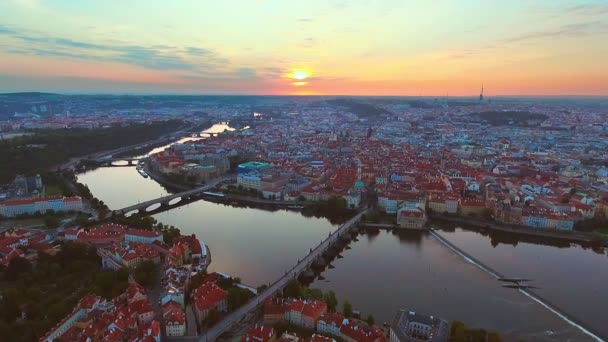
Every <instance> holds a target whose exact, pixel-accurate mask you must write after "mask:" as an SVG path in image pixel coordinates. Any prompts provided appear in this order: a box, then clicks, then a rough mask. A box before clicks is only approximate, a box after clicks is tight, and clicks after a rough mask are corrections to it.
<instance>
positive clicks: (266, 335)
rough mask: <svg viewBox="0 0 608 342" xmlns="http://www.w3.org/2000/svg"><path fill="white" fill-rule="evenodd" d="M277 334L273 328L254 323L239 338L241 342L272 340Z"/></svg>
mask: <svg viewBox="0 0 608 342" xmlns="http://www.w3.org/2000/svg"><path fill="white" fill-rule="evenodd" d="M276 339H277V336H276V333H275V331H274V329H273V328H270V327H265V326H263V325H258V324H256V325H254V326H253V327H251V329H249V331H247V334H246V335H245V336H243V338H242V339H241V341H242V342H273V341H276Z"/></svg>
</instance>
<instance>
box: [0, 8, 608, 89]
mask: <svg viewBox="0 0 608 342" xmlns="http://www.w3.org/2000/svg"><path fill="white" fill-rule="evenodd" d="M0 11H1V12H2V13H6V14H9V15H7V16H5V17H4V18H3V19H2V20H0V45H2V46H3V48H2V51H1V52H0V92H14V91H50V92H60V93H115V94H120V93H133V94H159V93H166V94H226V95H229V94H235V95H240V94H251V95H405V96H407V95H410V96H419V95H423V96H437V95H446V94H449V95H450V96H476V95H478V94H479V91H480V88H481V85H482V84H484V94H485V95H487V96H495V95H607V94H608V68H606V65H605V60H606V57H607V56H608V46H607V45H606V44H603V42H605V41H606V38H608V3H606V2H603V1H537V2H534V3H529V2H524V1H512V2H508V3H503V2H498V1H486V2H484V3H476V2H474V1H466V2H458V3H457V4H456V3H455V2H448V1H438V2H433V3H427V2H424V3H422V2H415V1H384V2H377V3H376V2H369V1H329V2H321V1H310V2H306V3H285V2H275V1H247V2H245V1H226V2H221V3H215V2H214V3H202V2H197V1H183V2H180V3H179V4H170V3H165V2H160V1H129V2H128V3H125V2H118V1H108V2H99V1H80V2H78V3H77V4H76V3H73V2H70V1H61V0H57V1H37V0H10V1H6V2H3V3H1V4H0Z"/></svg>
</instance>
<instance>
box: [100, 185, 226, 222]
mask: <svg viewBox="0 0 608 342" xmlns="http://www.w3.org/2000/svg"><path fill="white" fill-rule="evenodd" d="M233 178H234V176H224V177H220V178H216V179H214V180H211V181H210V182H209V183H207V184H205V185H203V186H201V187H198V188H195V189H192V190H186V191H183V192H179V193H176V194H172V195H168V196H163V197H159V198H156V199H153V200H149V201H145V202H142V203H138V204H135V205H132V206H129V207H125V208H122V209H117V210H113V211H112V212H111V214H110V215H115V216H118V215H125V214H127V213H129V212H132V211H136V210H137V211H139V212H142V213H145V212H147V209H148V208H149V207H151V206H153V205H155V204H159V203H160V205H161V206H169V204H170V202H171V201H173V200H175V199H179V200H178V201H177V202H176V203H178V202H181V201H182V200H189V199H191V198H192V197H194V196H197V195H199V194H200V193H202V192H205V191H207V190H209V189H212V188H214V187H215V186H216V185H218V184H219V183H222V182H225V181H228V180H231V179H233Z"/></svg>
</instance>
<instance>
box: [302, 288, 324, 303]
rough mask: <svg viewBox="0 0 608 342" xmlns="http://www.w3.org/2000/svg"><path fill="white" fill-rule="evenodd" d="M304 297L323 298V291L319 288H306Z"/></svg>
mask: <svg viewBox="0 0 608 342" xmlns="http://www.w3.org/2000/svg"><path fill="white" fill-rule="evenodd" d="M304 292H305V293H304V298H306V299H311V300H323V291H321V290H319V289H311V288H306V290H305V291H304Z"/></svg>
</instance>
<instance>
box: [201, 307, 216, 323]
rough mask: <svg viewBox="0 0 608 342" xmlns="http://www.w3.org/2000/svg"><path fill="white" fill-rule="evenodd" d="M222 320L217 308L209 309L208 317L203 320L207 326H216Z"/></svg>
mask: <svg viewBox="0 0 608 342" xmlns="http://www.w3.org/2000/svg"><path fill="white" fill-rule="evenodd" d="M219 320H220V313H219V312H218V311H217V310H216V309H211V310H209V313H208V314H207V317H205V319H204V320H203V325H204V326H206V327H211V326H214V325H215V324H216V323H217V322H219Z"/></svg>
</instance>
